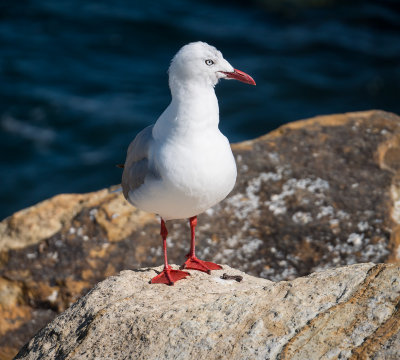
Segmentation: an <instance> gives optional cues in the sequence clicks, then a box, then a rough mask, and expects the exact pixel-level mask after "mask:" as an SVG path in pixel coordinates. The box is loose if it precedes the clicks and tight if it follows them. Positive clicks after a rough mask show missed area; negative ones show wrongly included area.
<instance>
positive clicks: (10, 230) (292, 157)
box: [0, 111, 400, 352]
mask: <svg viewBox="0 0 400 360" xmlns="http://www.w3.org/2000/svg"><path fill="white" fill-rule="evenodd" d="M399 144H400V118H399V117H398V116H396V115H394V114H390V113H387V112H383V111H368V112H358V113H348V114H338V115H330V116H320V117H316V118H312V119H308V120H301V121H298V122H294V123H290V124H287V125H285V126H282V127H280V128H279V129H277V130H275V131H273V132H271V133H270V134H267V135H265V136H262V137H260V138H258V139H255V140H250V141H245V142H243V143H240V144H235V145H233V149H234V154H235V156H236V161H237V164H238V181H237V184H236V187H235V189H234V191H233V192H232V194H231V195H230V196H229V197H228V198H227V199H226V200H225V201H224V202H222V203H221V204H219V205H217V206H215V207H214V208H212V209H210V210H209V211H207V212H206V213H204V214H202V215H200V217H199V225H198V236H197V241H196V245H197V247H196V249H197V252H198V256H199V257H200V258H204V259H207V260H211V261H214V262H219V263H227V264H229V265H231V266H234V267H236V268H239V269H240V270H242V271H246V272H247V273H249V274H251V275H256V276H261V277H263V278H268V279H271V280H275V281H279V280H290V279H294V278H296V277H298V276H302V275H306V274H309V273H312V272H314V271H319V270H323V269H327V268H332V267H336V266H338V265H346V264H353V263H362V262H374V263H382V262H395V263H396V262H398V261H399V259H400V190H399V189H400V180H399V179H400V173H399V171H400V170H399V169H400V164H399V155H398V154H400V150H399ZM118 161H119V160H118V159H116V162H118ZM116 188H117V187H113V188H111V189H104V190H100V191H98V192H93V193H88V194H67V195H58V196H55V197H54V198H51V199H49V200H46V201H44V202H42V203H39V204H37V205H36V206H33V207H31V208H29V209H24V210H21V211H19V212H17V213H16V214H14V215H12V216H11V217H9V218H7V219H5V220H4V221H2V222H1V223H0V277H1V278H3V279H7V281H8V282H10V283H12V284H14V285H15V286H16V287H17V288H19V289H21V291H22V295H21V296H19V295H18V299H19V300H18V301H17V302H14V304H15V305H14V306H15V308H18V307H20V306H22V307H27V309H30V310H29V311H28V312H25V313H26V316H27V317H26V319H27V320H26V321H27V322H24V321H21V322H19V324H20V325H21V326H20V327H15V328H14V330H13V331H14V333H12V334H11V333H10V335H9V336H0V349H3V348H5V347H7V349H10V348H12V347H13V348H14V349H15V352H16V351H17V350H18V348H20V347H21V346H22V345H23V343H24V342H25V341H27V340H28V339H29V338H30V337H31V336H32V335H33V334H34V333H35V332H36V331H37V330H38V329H39V328H41V327H42V326H44V325H45V324H46V322H47V321H49V320H50V319H52V318H54V317H55V316H56V314H57V313H58V312H59V311H62V310H64V309H65V308H66V307H68V306H69V305H70V304H71V303H72V302H74V301H75V300H76V299H78V298H79V297H80V296H82V295H83V294H85V293H86V292H87V291H88V290H89V289H90V288H91V287H92V286H93V285H94V284H95V283H97V282H99V281H101V280H103V279H104V278H105V277H106V276H110V275H113V274H116V273H118V272H119V271H121V270H125V269H136V268H140V267H145V266H154V265H159V264H161V263H162V251H161V241H160V238H159V224H158V220H157V219H156V217H155V216H154V215H151V214H147V213H144V212H142V211H140V210H137V209H135V208H134V207H132V206H131V205H129V204H128V203H127V202H126V201H125V199H124V198H123V196H122V194H121V193H120V192H114V191H115V190H116ZM167 226H168V229H169V234H170V236H169V239H168V246H169V247H168V251H169V259H170V261H171V262H172V263H174V262H175V263H182V262H183V260H184V255H185V254H186V253H187V251H188V248H189V241H190V240H189V231H188V226H187V223H186V222H183V221H176V222H173V223H168V224H167ZM14 285H12V286H14ZM38 286H39V287H38ZM38 289H43V291H42V292H41V291H38ZM44 290H46V291H44ZM55 291H57V293H55ZM48 298H50V300H48ZM24 309H25V308H24ZM24 311H25V310H24ZM17 312H18V311H17V310H16V311H15V312H14V313H17ZM4 316H6V315H4ZM12 321H14V320H10V323H11V322H12ZM22 324H23V326H22ZM7 351H9V350H7Z"/></svg>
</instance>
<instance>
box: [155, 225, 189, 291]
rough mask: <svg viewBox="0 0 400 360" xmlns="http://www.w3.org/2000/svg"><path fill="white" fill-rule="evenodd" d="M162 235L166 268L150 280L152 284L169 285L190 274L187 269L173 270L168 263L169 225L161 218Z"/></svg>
mask: <svg viewBox="0 0 400 360" xmlns="http://www.w3.org/2000/svg"><path fill="white" fill-rule="evenodd" d="M160 234H161V237H162V239H163V251H164V270H163V271H162V272H161V273H160V274H158V275H157V276H155V277H153V278H152V279H151V280H150V283H151V284H167V285H174V283H175V282H177V281H178V280H181V279H184V278H185V277H186V276H188V275H190V274H189V273H188V272H186V271H181V270H173V269H172V268H171V266H170V265H168V259H167V236H168V231H167V227H166V226H165V221H164V220H163V219H161V232H160Z"/></svg>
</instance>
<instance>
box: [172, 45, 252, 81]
mask: <svg viewBox="0 0 400 360" xmlns="http://www.w3.org/2000/svg"><path fill="white" fill-rule="evenodd" d="M168 73H169V83H170V87H171V89H172V87H173V86H176V84H185V83H186V84H193V85H194V84H197V85H198V86H215V85H216V84H217V83H218V80H219V79H236V80H239V81H242V82H244V83H247V84H251V85H255V84H256V83H255V81H254V80H253V78H252V77H251V76H250V75H247V74H246V73H244V72H242V71H240V70H237V69H234V68H233V67H232V65H231V64H229V62H228V61H226V60H225V59H224V57H223V56H222V53H221V52H220V51H218V50H217V49H216V48H215V47H214V46H211V45H208V44H207V43H205V42H201V41H198V42H193V43H190V44H187V45H185V46H183V47H182V48H181V49H180V50H179V51H178V53H177V54H176V55H175V56H174V58H173V59H172V61H171V66H170V67H169V70H168Z"/></svg>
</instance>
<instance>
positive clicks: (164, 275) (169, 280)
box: [150, 266, 190, 285]
mask: <svg viewBox="0 0 400 360" xmlns="http://www.w3.org/2000/svg"><path fill="white" fill-rule="evenodd" d="M186 276H190V274H189V273H188V272H186V271H181V270H173V269H172V268H171V267H170V266H168V267H166V268H164V270H163V271H162V272H161V273H159V274H158V275H157V276H155V277H153V278H152V279H151V280H150V284H166V285H174V284H175V283H176V282H177V281H179V280H182V279H184V278H186Z"/></svg>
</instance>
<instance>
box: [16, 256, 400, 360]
mask: <svg viewBox="0 0 400 360" xmlns="http://www.w3.org/2000/svg"><path fill="white" fill-rule="evenodd" d="M158 270H161V267H159V268H158ZM224 272H226V273H228V274H230V275H242V276H243V280H242V281H241V282H236V281H235V280H222V279H221V278H220V276H221V275H222V274H223V273H224ZM399 273H400V268H399V267H398V266H394V265H374V264H371V263H370V264H359V265H353V266H349V267H343V268H338V269H333V270H325V271H322V272H319V273H314V274H312V275H310V276H308V277H304V278H298V279H296V280H294V281H290V282H286V281H282V282H278V283H274V282H271V281H269V280H266V279H261V278H255V277H252V276H249V275H246V274H244V273H241V272H240V271H238V270H235V269H232V268H230V267H228V266H224V269H223V270H219V271H213V273H212V275H211V276H210V275H207V274H205V273H200V272H196V271H191V276H190V277H189V278H188V279H186V280H182V281H180V282H178V283H176V284H175V286H174V287H168V286H166V285H150V284H149V283H148V280H149V279H150V278H151V277H152V276H154V274H155V271H154V269H141V270H137V271H130V270H126V271H123V272H121V273H120V275H119V276H113V277H110V278H108V279H107V280H105V281H103V282H102V283H100V284H98V285H97V286H95V288H94V289H93V290H91V291H90V292H89V293H88V294H87V295H86V296H84V297H83V298H81V299H80V300H79V301H78V302H76V303H75V304H74V305H73V306H72V307H71V308H69V309H68V310H67V311H65V312H64V313H63V314H61V315H60V316H59V317H57V318H56V319H55V320H54V321H53V322H52V323H50V324H49V325H48V326H47V327H46V328H44V329H43V330H41V331H40V332H39V333H38V334H37V335H36V336H35V337H34V338H33V339H32V340H31V341H30V342H29V343H28V344H27V345H26V346H24V348H22V349H21V351H20V353H19V354H18V356H17V359H32V360H33V359H70V360H72V359H174V360H178V359H227V358H229V359H277V358H279V359H303V360H304V359H310V360H312V359H338V358H339V359H349V358H353V359H357V358H363V359H365V358H376V359H398V358H399V357H400V342H399V341H398V339H399V336H400V312H399V306H400V302H399V301H400V279H399Z"/></svg>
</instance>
